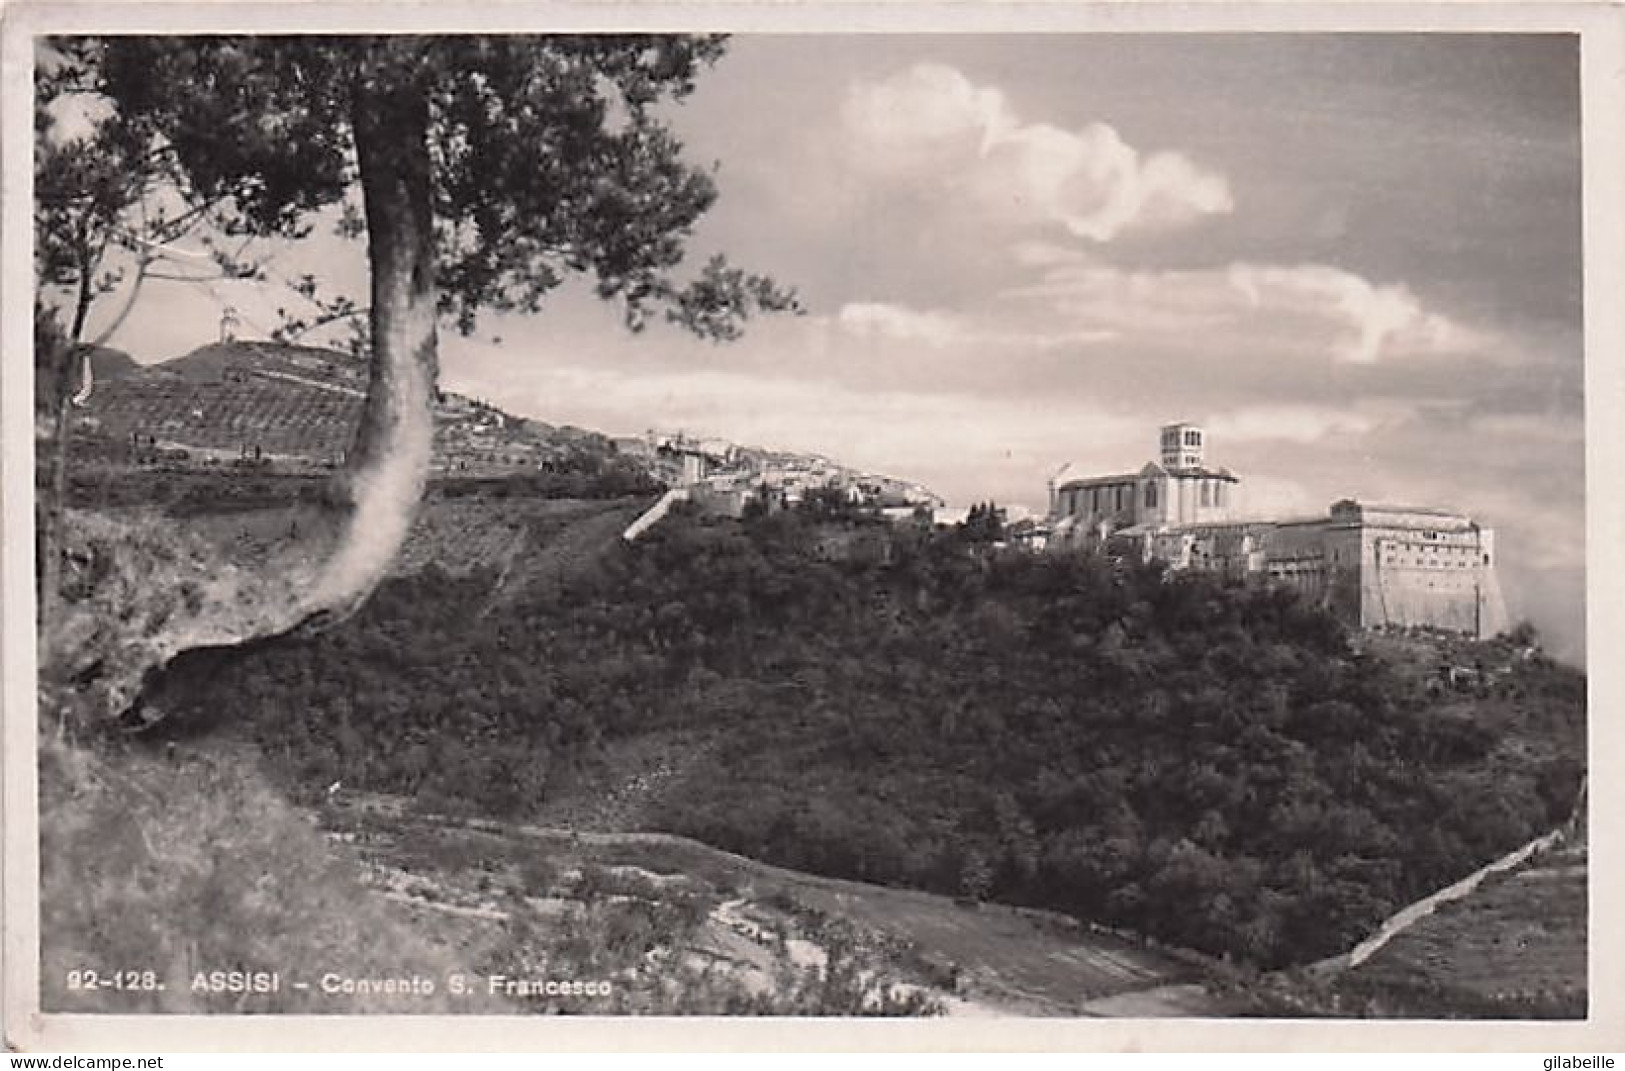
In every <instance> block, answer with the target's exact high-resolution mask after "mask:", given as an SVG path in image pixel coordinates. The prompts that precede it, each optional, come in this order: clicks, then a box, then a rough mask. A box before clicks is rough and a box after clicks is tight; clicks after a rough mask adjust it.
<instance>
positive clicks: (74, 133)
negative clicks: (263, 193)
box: [34, 39, 247, 634]
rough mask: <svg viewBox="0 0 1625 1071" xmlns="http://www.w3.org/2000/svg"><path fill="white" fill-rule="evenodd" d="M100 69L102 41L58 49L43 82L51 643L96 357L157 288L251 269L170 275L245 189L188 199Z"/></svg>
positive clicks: (215, 264) (37, 310)
mask: <svg viewBox="0 0 1625 1071" xmlns="http://www.w3.org/2000/svg"><path fill="white" fill-rule="evenodd" d="M100 59H101V48H100V46H99V44H98V43H96V42H94V41H90V40H85V39H69V40H61V41H56V42H53V43H52V45H51V46H48V47H46V48H43V49H41V50H40V51H39V54H38V55H37V57H36V68H35V77H34V133H35V144H34V201H35V208H34V268H35V274H36V278H37V287H36V290H35V302H34V408H35V418H36V421H37V422H39V424H40V425H41V430H44V429H45V428H49V429H50V430H49V438H48V439H47V443H46V451H45V459H46V466H45V467H46V471H47V474H48V475H47V479H46V481H45V487H44V489H43V491H44V493H43V494H42V495H41V496H40V500H39V503H38V512H39V533H40V538H39V557H40V568H39V571H38V580H39V594H40V620H41V624H42V626H43V627H44V628H45V629H46V630H47V634H49V628H50V626H51V623H52V621H53V619H54V614H55V604H56V597H57V592H58V587H59V580H58V576H59V569H60V541H61V527H62V509H63V502H64V497H65V493H66V484H67V450H68V446H69V430H70V423H71V421H70V416H71V413H72V410H73V406H75V405H80V404H83V403H84V401H85V400H86V399H87V398H88V396H89V394H90V391H91V388H92V384H93V373H92V365H91V356H92V353H93V352H94V351H95V349H96V348H97V347H98V346H100V345H101V344H102V343H104V342H106V341H107V340H108V338H110V337H111V336H112V335H113V333H114V332H115V331H116V330H117V329H118V327H119V325H120V324H122V323H123V321H124V320H125V318H126V317H128V315H129V314H130V311H131V309H132V308H133V307H134V306H135V303H136V300H137V299H138V298H139V296H140V294H141V291H142V287H143V285H144V284H145V283H146V282H147V280H149V279H153V278H182V279H189V280H193V281H199V280H204V279H209V278H213V277H216V276H217V275H219V274H221V273H229V274H240V273H242V272H244V271H245V270H247V269H246V267H245V262H244V261H243V259H242V252H243V250H242V249H238V250H237V251H236V252H235V253H232V252H228V251H225V250H223V249H214V250H211V251H210V253H209V254H207V255H205V256H204V257H203V259H204V261H205V263H204V264H199V263H197V258H196V257H188V258H183V259H186V260H188V261H189V263H187V264H186V265H185V269H184V274H180V275H177V274H173V273H171V274H165V271H163V270H160V269H161V268H164V267H170V266H172V265H173V264H174V262H175V261H176V259H177V257H176V254H175V250H174V247H173V243H174V242H175V241H176V240H178V239H180V238H181V237H183V236H185V235H187V234H189V233H191V232H192V231H194V230H195V229H196V228H198V226H199V225H200V224H201V223H203V222H204V221H205V220H206V219H207V218H208V216H209V214H210V213H211V212H213V211H214V210H215V209H216V208H217V207H218V205H219V203H220V201H221V200H222V199H223V198H225V197H226V196H227V195H228V194H230V193H232V192H234V191H232V190H231V189H230V188H229V187H222V188H221V189H220V190H218V191H217V192H216V194H215V196H213V197H192V196H188V194H189V192H190V191H188V189H187V187H186V183H185V177H184V176H183V175H182V174H180V173H179V172H178V171H177V169H176V168H175V166H174V160H173V158H172V156H171V154H169V153H167V152H164V151H154V150H153V148H152V145H151V142H152V131H151V130H150V129H149V128H147V127H144V126H143V125H142V124H141V123H140V122H139V120H138V119H137V118H136V117H133V116H127V115H124V114H122V113H120V112H118V111H116V110H112V109H109V108H108V106H107V104H108V102H107V100H106V98H105V97H104V96H102V95H101V94H100V92H99V89H100V85H99V74H100ZM166 262H167V263H166ZM120 291H122V293H120ZM115 294H118V295H119V297H120V299H121V301H122V305H121V307H120V308H119V310H118V312H117V313H116V314H115V315H114V316H113V317H112V319H111V321H110V323H108V324H107V325H106V326H104V327H103V328H102V330H101V331H100V332H99V333H98V334H97V335H96V337H94V338H87V332H88V328H89V320H90V314H91V310H92V308H93V307H94V306H95V305H96V303H97V302H99V301H101V300H102V299H104V298H108V297H111V296H113V295H115ZM76 366H77V371H78V376H77V377H75V375H74V372H75V368H76ZM76 378H77V382H76Z"/></svg>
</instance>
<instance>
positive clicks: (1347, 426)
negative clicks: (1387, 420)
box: [1207, 405, 1378, 443]
mask: <svg viewBox="0 0 1625 1071" xmlns="http://www.w3.org/2000/svg"><path fill="white" fill-rule="evenodd" d="M1377 424H1378V421H1377V420H1376V418H1374V417H1372V416H1370V415H1368V414H1366V413H1363V412H1359V411H1355V410H1349V409H1334V408H1331V407H1329V406H1311V405H1259V406H1250V407H1248V408H1245V409H1237V410H1232V411H1231V412H1227V413H1220V414H1218V415H1216V416H1213V417H1211V418H1209V419H1208V421H1207V427H1208V430H1209V431H1211V432H1212V433H1213V434H1214V435H1215V436H1218V437H1221V438H1222V439H1223V441H1225V442H1246V441H1254V440H1260V439H1262V440H1280V441H1285V442H1295V443H1312V442H1318V441H1320V440H1322V439H1325V438H1327V437H1328V436H1351V435H1364V434H1366V433H1367V432H1369V431H1371V430H1372V429H1373V428H1375V427H1376V426H1377Z"/></svg>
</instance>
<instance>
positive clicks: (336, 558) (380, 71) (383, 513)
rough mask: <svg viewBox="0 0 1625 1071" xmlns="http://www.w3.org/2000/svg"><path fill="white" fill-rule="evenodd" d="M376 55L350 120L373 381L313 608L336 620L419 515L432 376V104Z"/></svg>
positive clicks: (377, 575) (369, 584)
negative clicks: (340, 520)
mask: <svg viewBox="0 0 1625 1071" xmlns="http://www.w3.org/2000/svg"><path fill="white" fill-rule="evenodd" d="M389 48H390V46H389V45H387V44H386V45H383V46H380V50H379V51H380V52H383V53H386V55H385V56H384V57H381V58H382V59H383V62H381V63H378V64H377V65H375V68H374V70H372V71H369V72H367V73H365V74H363V75H362V76H361V77H360V79H359V80H358V86H357V90H356V93H355V101H354V106H353V107H354V111H353V116H352V122H353V125H354V130H355V143H356V155H357V159H358V161H359V163H360V171H361V189H362V196H363V202H364V207H365V211H366V218H367V236H368V248H367V256H368V260H369V263H370V267H371V271H372V312H371V328H372V382H371V385H370V388H369V390H368V392H367V399H366V402H365V403H364V405H363V407H362V413H361V424H360V426H359V427H358V428H357V429H356V435H355V440H354V443H353V445H352V446H351V449H350V452H349V454H348V456H347V457H346V460H345V473H344V477H343V486H344V489H345V492H346V497H347V498H348V505H349V509H350V513H349V517H348V519H347V521H346V524H345V529H344V532H343V534H342V536H341V537H340V541H339V544H338V546H337V548H336V549H335V551H334V553H333V556H332V557H331V558H330V559H329V560H328V562H327V563H326V564H325V565H324V567H323V569H322V573H321V575H320V578H319V580H318V582H317V586H316V590H315V592H313V593H312V596H311V609H312V611H313V612H314V613H317V614H320V615H321V616H322V617H324V618H326V617H329V616H339V617H342V616H344V615H346V614H348V613H350V612H352V611H353V610H355V609H356V608H358V607H359V606H360V605H361V603H362V602H363V601H364V600H365V599H366V598H367V596H368V595H369V594H370V593H371V592H372V590H373V588H375V587H376V586H377V584H378V583H379V581H381V580H382V579H383V577H384V575H385V573H386V572H387V571H388V568H389V565H390V563H391V562H392V561H393V560H394V558H395V555H396V552H397V551H398V550H399V549H400V547H401V544H402V543H403V542H404V540H405V538H406V533H407V529H408V528H409V527H410V526H411V523H412V519H413V517H414V516H415V514H416V512H417V506H418V502H419V500H420V499H421V498H422V496H423V488H424V484H425V482H426V481H427V478H428V473H429V460H430V454H431V451H432V448H433V444H434V398H435V382H436V376H437V371H438V370H437V363H438V362H437V356H436V344H437V340H436V332H435V317H436V293H435V282H434V214H433V204H432V202H431V200H430V174H429V170H430V161H429V148H428V102H427V100H426V98H425V95H424V93H423V92H422V89H421V87H420V86H417V85H415V84H413V79H412V78H411V77H410V76H408V75H406V74H405V73H404V72H398V71H394V70H391V69H390V67H391V66H392V65H391V64H390V63H389V59H390V58H393V57H388V56H387V52H388V50H389Z"/></svg>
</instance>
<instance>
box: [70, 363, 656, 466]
mask: <svg viewBox="0 0 1625 1071" xmlns="http://www.w3.org/2000/svg"><path fill="white" fill-rule="evenodd" d="M132 364H133V362H132ZM366 383H367V367H366V365H365V363H364V362H363V361H362V360H360V359H358V358H356V357H353V356H350V355H348V354H344V353H339V352H337V351H334V350H327V349H318V348H312V347H307V346H294V345H286V344H282V343H271V342H242V341H237V342H224V343H213V344H210V345H206V346H202V347H199V348H198V349H195V350H193V351H191V352H190V353H187V354H185V355H183V356H180V357H176V358H173V359H171V360H168V361H163V362H161V363H158V364H153V365H148V366H145V367H141V366H135V367H129V368H124V369H123V371H122V372H121V373H120V374H117V375H116V376H113V377H110V378H109V379H108V380H107V381H106V382H104V381H103V378H102V377H101V376H100V375H98V377H97V381H96V384H95V387H94V389H93V390H92V392H91V396H90V399H89V402H88V404H87V405H86V406H85V407H84V408H83V409H82V410H80V411H79V413H78V416H79V420H78V422H77V424H76V427H75V432H76V435H77V438H78V442H77V444H76V446H77V448H78V449H79V450H80V451H82V452H83V453H86V454H88V455H90V456H92V457H96V458H99V459H101V460H104V461H125V462H147V463H154V462H167V463H169V464H171V465H176V464H179V465H182V466H184V467H190V468H198V469H207V468H211V467H218V466H221V465H231V464H234V463H238V462H244V461H252V462H256V463H260V464H262V465H267V464H268V465H274V466H275V467H277V468H278V469H279V470H280V471H283V472H310V473H320V472H323V471H330V470H332V469H334V468H336V467H337V465H338V464H339V462H340V461H341V460H342V459H343V457H344V452H345V450H346V449H348V447H349V445H350V440H351V437H352V435H353V432H354V428H355V425H356V423H357V421H358V420H359V419H360V412H361V403H362V399H363V398H364V397H365V390H366ZM616 453H617V451H616V448H615V446H614V444H613V443H611V441H610V440H609V439H608V438H607V437H605V436H603V435H599V434H596V433H594V432H590V431H584V430H582V429H580V428H574V427H569V426H562V427H561V426H555V425H552V424H547V423H545V422H543V421H539V420H533V419H529V418H525V417H518V416H514V415H513V414H510V413H505V412H503V411H502V410H500V409H498V408H496V407H495V406H491V405H488V404H485V403H483V402H481V401H479V400H478V399H473V398H467V397H464V396H462V395H458V394H455V393H451V392H444V393H442V394H441V396H440V400H439V404H438V405H437V407H436V412H435V454H434V469H435V471H436V472H437V473H439V474H442V475H459V476H491V475H502V474H511V473H518V472H597V471H602V470H604V469H607V468H611V467H614V466H616V465H617V464H618V461H617V458H616V457H615V455H616ZM624 467H626V468H628V469H629V470H632V471H636V470H637V466H624Z"/></svg>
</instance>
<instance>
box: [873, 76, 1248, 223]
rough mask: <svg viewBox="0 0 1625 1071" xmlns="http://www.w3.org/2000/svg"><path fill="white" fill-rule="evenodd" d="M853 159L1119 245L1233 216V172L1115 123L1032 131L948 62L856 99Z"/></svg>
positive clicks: (987, 206)
mask: <svg viewBox="0 0 1625 1071" xmlns="http://www.w3.org/2000/svg"><path fill="white" fill-rule="evenodd" d="M842 116H843V121H844V124H845V128H846V131H847V134H848V136H849V137H850V138H851V140H852V148H853V149H854V150H855V152H854V154H853V155H854V159H855V160H856V161H857V162H858V163H859V165H860V166H862V167H864V168H865V169H866V170H868V171H869V172H871V173H873V174H876V175H879V176H884V177H890V178H892V179H894V180H900V181H904V182H920V181H934V182H941V183H943V184H944V185H946V186H947V187H948V188H949V189H950V190H951V191H952V192H953V193H954V194H955V195H956V196H957V197H958V198H960V199H963V200H966V201H968V202H970V203H972V204H974V205H976V206H977V207H978V208H980V209H981V210H983V211H986V212H990V213H992V214H994V215H996V216H1001V217H1003V218H1005V219H1006V220H1008V221H1010V222H1012V223H1015V224H1032V223H1041V224H1051V225H1055V224H1059V225H1060V226H1062V227H1064V228H1065V229H1066V230H1067V231H1069V232H1070V233H1071V234H1072V235H1074V236H1075V237H1078V238H1083V239H1087V240H1089V241H1093V242H1109V241H1111V240H1112V239H1114V238H1116V237H1117V236H1118V235H1120V234H1122V233H1124V232H1126V231H1130V230H1134V229H1142V228H1166V227H1175V226H1180V225H1184V224H1189V223H1192V222H1195V221H1197V220H1200V219H1202V218H1203V217H1206V216H1212V215H1222V214H1225V213H1228V212H1230V211H1231V210H1232V209H1233V208H1234V201H1233V200H1232V198H1231V194H1230V187H1229V183H1228V182H1227V181H1226V180H1225V178H1224V176H1223V175H1220V174H1218V173H1216V172H1213V171H1209V170H1205V169H1203V168H1201V167H1199V166H1198V165H1197V164H1195V163H1193V162H1192V161H1191V160H1189V159H1187V158H1186V157H1184V156H1182V155H1180V154H1179V153H1176V152H1157V153H1153V154H1151V155H1149V156H1147V155H1144V154H1142V153H1141V152H1140V151H1139V150H1137V149H1135V148H1134V147H1133V146H1131V145H1129V144H1128V143H1127V142H1125V141H1124V140H1123V138H1122V137H1121V135H1119V134H1118V132H1117V130H1116V129H1114V128H1113V127H1111V126H1109V125H1107V124H1106V123H1101V122H1095V123H1090V124H1088V125H1086V126H1084V127H1082V128H1080V129H1078V130H1066V129H1062V128H1061V127H1058V126H1054V125H1051V124H1048V123H1024V122H1022V121H1021V120H1020V119H1019V118H1018V117H1017V115H1016V113H1015V111H1014V110H1013V109H1012V108H1011V107H1010V105H1009V103H1008V102H1007V101H1006V99H1005V97H1004V95H1003V94H1002V93H1001V92H999V91H998V90H997V89H992V88H988V87H982V86H977V85H974V84H973V83H972V82H971V81H970V80H969V79H967V78H966V77H965V76H964V75H963V74H961V73H960V72H959V71H957V70H955V69H953V68H952V67H947V66H943V65H940V64H925V63H923V64H917V65H915V66H913V67H910V68H909V69H908V70H906V71H903V72H901V73H899V74H896V75H893V76H892V77H891V78H888V79H886V80H884V81H881V82H864V83H859V84H857V85H856V86H854V87H853V88H852V89H851V91H850V92H849V94H848V96H847V100H846V104H845V107H844V109H843V113H842Z"/></svg>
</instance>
